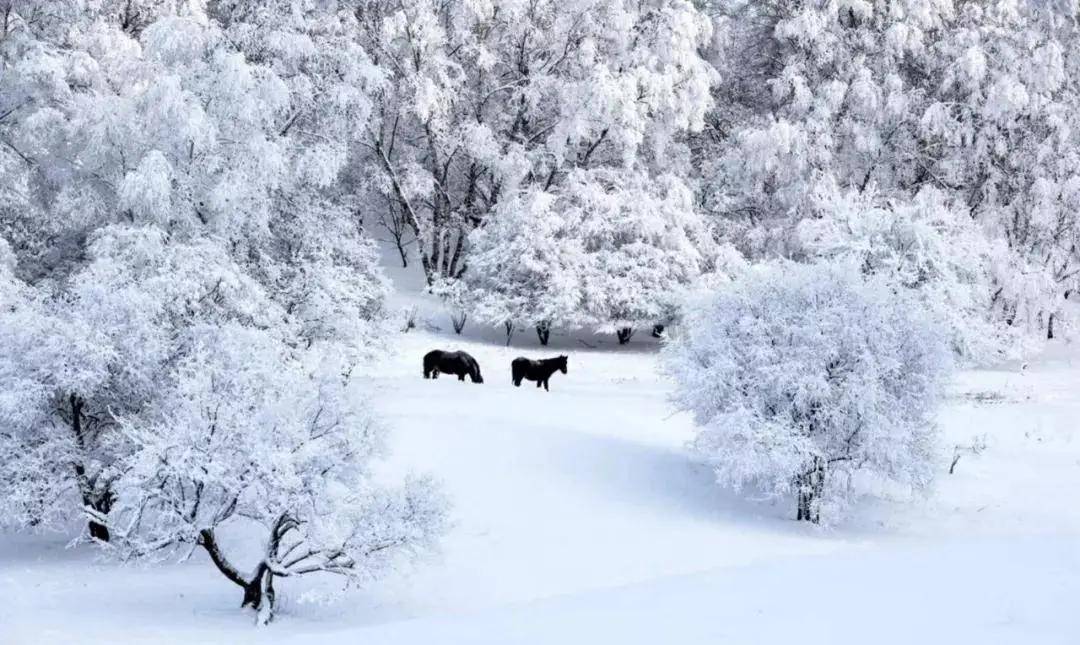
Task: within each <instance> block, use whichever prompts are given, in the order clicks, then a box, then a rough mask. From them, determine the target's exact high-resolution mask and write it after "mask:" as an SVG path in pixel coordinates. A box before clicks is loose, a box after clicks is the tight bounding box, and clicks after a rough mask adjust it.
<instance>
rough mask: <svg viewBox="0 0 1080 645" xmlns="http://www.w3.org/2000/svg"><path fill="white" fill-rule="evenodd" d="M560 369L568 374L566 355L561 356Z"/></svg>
mask: <svg viewBox="0 0 1080 645" xmlns="http://www.w3.org/2000/svg"><path fill="white" fill-rule="evenodd" d="M559 371H560V372H562V373H563V374H566V357H565V356H560V357H559Z"/></svg>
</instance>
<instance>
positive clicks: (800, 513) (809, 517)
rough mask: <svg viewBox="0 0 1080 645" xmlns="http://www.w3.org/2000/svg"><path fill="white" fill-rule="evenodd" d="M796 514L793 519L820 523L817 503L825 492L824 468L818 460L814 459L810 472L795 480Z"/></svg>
mask: <svg viewBox="0 0 1080 645" xmlns="http://www.w3.org/2000/svg"><path fill="white" fill-rule="evenodd" d="M795 489H796V512H795V519H796V520H798V521H800V522H803V521H806V522H813V523H814V524H817V523H819V522H820V521H821V511H820V509H819V508H818V502H819V500H820V499H821V494H822V492H824V490H825V466H824V464H823V463H822V461H821V460H820V459H818V458H815V459H814V462H813V465H812V466H811V467H810V470H808V471H806V472H805V473H803V474H801V475H798V476H797V477H796V478H795Z"/></svg>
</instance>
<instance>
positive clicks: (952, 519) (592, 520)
mask: <svg viewBox="0 0 1080 645" xmlns="http://www.w3.org/2000/svg"><path fill="white" fill-rule="evenodd" d="M423 318H425V319H430V320H434V321H435V322H436V323H437V324H443V323H445V326H446V327H447V328H448V327H449V324H448V323H447V322H446V321H444V320H442V319H441V318H439V317H437V316H434V315H427V316H424V317H423ZM424 326H425V325H421V327H424ZM445 333H446V332H445V331H443V330H431V329H427V330H425V329H420V330H414V331H412V332H410V333H407V334H403V335H401V336H399V337H398V345H397V346H396V347H395V348H394V350H393V352H392V356H393V359H392V360H390V361H388V363H387V365H385V366H384V368H383V373H382V374H381V375H380V376H379V377H378V378H375V379H373V383H372V386H373V398H374V400H375V401H376V404H377V407H378V408H379V409H380V411H381V413H382V415H383V417H384V418H385V420H386V422H387V423H389V424H390V425H391V427H392V428H393V431H394V432H393V435H392V437H393V438H392V442H393V445H392V451H393V454H392V456H391V458H390V460H389V461H388V463H387V464H386V467H387V469H388V470H390V471H392V472H397V471H398V470H416V471H427V472H432V473H434V474H436V475H437V476H438V477H439V478H440V479H441V480H442V482H443V484H444V487H445V489H446V492H447V493H448V494H449V496H450V497H451V499H452V502H453V506H454V510H453V519H454V528H453V529H452V531H451V533H450V534H449V536H448V537H447V539H446V540H445V542H444V549H443V553H442V554H441V556H440V557H438V558H437V559H435V560H434V561H432V562H426V563H421V564H420V565H419V566H417V567H416V568H415V569H414V570H412V571H410V572H404V573H402V574H401V575H400V576H397V577H395V578H392V579H389V580H384V581H380V582H376V583H373V584H372V585H371V586H370V587H369V588H367V589H365V590H363V591H358V592H353V593H350V594H348V595H347V596H346V597H345V598H344V599H339V600H335V601H334V602H332V603H327V602H323V601H322V600H321V595H320V593H319V591H320V589H327V588H330V586H331V585H335V584H337V582H336V581H335V580H333V579H323V580H313V581H302V582H295V581H292V580H286V581H284V583H283V584H282V585H281V587H282V590H283V592H284V596H285V598H284V601H283V607H282V612H281V616H280V617H279V620H278V621H277V622H276V623H275V624H274V625H272V626H271V627H269V628H267V629H266V630H255V629H254V628H253V627H252V625H251V617H250V615H248V614H244V613H241V612H240V611H238V610H237V605H238V604H239V593H238V591H237V589H236V588H235V587H234V586H233V585H232V584H231V583H229V582H228V581H226V580H225V579H224V578H222V577H221V576H220V574H218V573H217V572H216V571H215V570H213V568H212V567H211V566H210V565H209V564H208V563H207V562H206V561H205V558H204V556H203V555H202V553H201V552H200V553H197V554H196V555H195V557H193V558H192V560H191V561H190V562H187V563H185V564H182V565H166V566H163V567H156V568H154V567H151V568H142V567H138V568H136V567H122V566H118V565H115V564H112V563H109V562H102V561H99V560H97V559H96V558H95V555H94V553H93V552H92V551H91V550H89V549H85V548H77V549H65V540H64V539H63V538H58V537H48V536H46V537H40V536H39V537H34V536H25V535H20V536H5V537H3V538H2V542H0V544H2V546H0V549H2V551H0V553H2V557H0V594H2V596H3V598H4V599H5V600H4V602H3V603H2V604H0V642H3V643H31V642H33V643H42V642H57V643H59V642H116V641H118V640H122V641H123V642H178V643H179V642H183V643H192V642H229V643H236V642H248V641H251V642H254V641H256V640H258V641H259V642H274V641H278V640H280V641H281V642H297V641H298V640H299V641H300V642H313V643H314V642H367V643H433V642H440V643H578V642H580V643H595V642H622V643H657V642H679V643H699V642H700V643H706V642H709V643H714V642H725V641H726V642H740V643H745V642H761V643H774V642H788V639H789V638H791V637H794V636H796V635H799V636H800V637H801V639H802V640H803V641H806V642H820V643H848V642H850V643H861V642H865V641H866V638H867V637H868V634H873V635H874V636H873V638H874V640H875V642H897V643H900V642H1008V643H1068V642H1075V638H1076V637H1077V635H1080V618H1078V617H1077V615H1076V613H1075V607H1076V605H1077V601H1078V600H1080V511H1078V510H1077V508H1076V507H1075V505H1073V504H1071V503H1070V501H1069V500H1070V499H1071V498H1072V496H1073V495H1074V493H1075V491H1076V487H1077V484H1080V440H1078V439H1077V433H1076V419H1078V418H1080V391H1078V388H1077V387H1076V383H1078V382H1080V357H1077V355H1076V352H1075V350H1073V349H1071V348H1069V347H1065V346H1059V347H1055V348H1053V350H1052V352H1051V353H1050V355H1049V356H1050V357H1049V358H1043V359H1040V360H1037V361H1033V362H1032V363H1031V364H1030V365H1028V366H1027V367H1023V366H1018V365H1012V366H1003V367H1001V368H999V369H996V370H982V371H970V372H965V373H963V374H961V375H960V376H959V377H958V378H957V379H956V381H955V383H954V385H953V387H952V388H951V389H952V392H951V397H950V402H949V404H948V405H947V407H946V409H945V410H944V411H943V413H942V422H943V425H944V430H945V449H943V451H942V463H941V464H940V469H941V473H942V474H941V477H940V478H939V481H938V485H937V487H936V489H935V491H934V492H933V494H932V496H931V497H930V498H929V499H927V500H925V501H917V502H916V503H914V504H911V505H886V504H876V505H874V506H872V507H864V508H860V509H858V511H859V512H858V517H859V518H860V519H859V520H858V521H852V522H849V523H846V524H843V525H841V526H838V527H834V528H832V529H827V530H822V529H816V528H813V527H809V526H804V525H801V523H796V522H793V521H792V520H791V514H792V509H791V508H789V507H788V506H789V505H788V504H772V503H768V502H762V501H755V500H754V499H753V495H752V493H747V494H746V495H743V496H739V495H735V494H733V493H730V492H726V491H723V490H721V489H718V488H717V487H716V486H714V485H713V484H712V481H711V474H710V472H709V471H708V470H707V469H706V468H704V467H702V466H701V465H699V464H697V463H695V461H694V460H693V459H692V458H691V457H690V456H689V455H688V454H687V453H686V451H685V448H684V444H685V442H686V441H687V439H688V438H689V437H690V436H691V434H692V427H691V425H690V421H689V419H688V418H687V417H686V416H685V415H681V414H680V415H672V413H671V411H670V407H669V406H668V405H667V402H666V400H665V396H666V392H667V391H668V384H667V383H666V382H665V381H664V380H663V379H662V378H661V377H660V376H658V375H657V373H656V353H655V350H656V346H655V344H654V343H652V342H646V341H645V340H644V339H635V342H634V343H632V344H631V345H630V346H628V347H623V348H617V347H615V346H614V343H613V342H612V340H611V339H608V338H603V337H596V338H588V340H587V342H588V343H589V344H590V345H602V347H597V348H588V347H585V346H584V344H582V343H581V342H580V339H578V338H572V337H563V336H554V337H553V339H552V342H553V347H551V348H539V347H536V346H535V345H536V342H535V337H534V336H532V335H531V332H528V330H526V331H525V332H523V333H522V334H521V335H519V336H517V337H515V343H514V344H515V346H513V347H510V348H506V347H503V346H501V345H500V344H499V343H497V342H493V341H494V340H495V339H496V337H497V336H496V334H495V333H492V335H491V336H489V337H488V338H487V339H486V340H485V339H473V340H463V339H462V338H461V337H456V336H452V335H450V336H448V335H445ZM434 347H444V348H447V349H450V348H462V349H466V350H467V351H469V352H470V353H472V354H473V355H474V356H476V358H477V359H478V360H479V362H480V364H481V366H482V368H483V372H484V378H485V383H484V384H483V385H474V384H472V383H468V382H465V383H459V382H458V381H457V380H456V379H454V378H453V377H449V378H448V377H447V376H445V375H444V376H443V377H442V378H440V379H439V380H436V381H425V380H424V379H423V378H422V377H421V365H420V357H421V356H422V355H423V353H424V352H425V351H427V350H428V349H431V348H434ZM556 353H566V354H569V355H570V364H569V374H568V375H566V376H563V375H562V374H556V375H555V376H554V377H553V379H552V381H551V392H550V393H545V392H543V391H542V390H537V389H536V388H535V387H532V385H531V384H529V383H526V384H525V386H523V387H522V388H520V389H516V388H514V387H513V386H512V384H511V383H510V374H509V362H510V360H511V359H512V358H513V357H515V356H517V355H519V354H528V355H531V356H542V355H550V354H556ZM982 435H985V443H986V448H985V450H984V451H983V452H982V453H981V454H979V455H971V454H964V455H963V456H962V457H961V459H960V461H959V463H958V464H957V467H956V472H955V474H953V475H948V474H946V471H947V469H948V466H949V462H950V461H951V456H952V446H953V445H955V444H964V445H969V444H971V443H972V442H973V441H974V440H976V439H978V438H979V437H980V436H982Z"/></svg>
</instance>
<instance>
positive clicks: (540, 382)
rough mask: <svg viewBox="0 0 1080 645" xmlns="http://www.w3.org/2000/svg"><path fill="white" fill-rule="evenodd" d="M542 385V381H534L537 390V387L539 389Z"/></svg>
mask: <svg viewBox="0 0 1080 645" xmlns="http://www.w3.org/2000/svg"><path fill="white" fill-rule="evenodd" d="M543 384H544V381H543V380H542V379H537V380H536V387H537V388H539V387H540V386H542V385H543Z"/></svg>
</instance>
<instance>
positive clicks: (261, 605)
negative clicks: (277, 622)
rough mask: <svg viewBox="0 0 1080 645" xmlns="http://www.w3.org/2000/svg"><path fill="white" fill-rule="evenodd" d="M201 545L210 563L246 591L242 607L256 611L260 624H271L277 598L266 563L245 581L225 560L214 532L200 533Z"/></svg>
mask: <svg viewBox="0 0 1080 645" xmlns="http://www.w3.org/2000/svg"><path fill="white" fill-rule="evenodd" d="M199 544H200V545H202V547H203V548H204V549H206V553H207V554H208V555H209V556H210V561H211V562H213V563H214V566H216V567H217V569H218V571H220V572H221V574H222V575H224V576H225V577H226V578H228V579H229V580H231V581H232V582H233V583H234V584H236V585H237V586H239V587H240V588H241V589H243V590H244V599H243V600H242V601H241V603H240V606H241V607H251V608H252V609H254V610H255V612H256V613H257V614H258V616H259V622H260V623H262V624H265V623H268V622H270V621H271V620H272V619H273V617H274V609H275V606H276V600H277V596H276V594H275V592H274V574H273V572H272V571H270V567H268V566H267V565H266V562H260V563H259V566H257V567H255V571H254V572H253V573H252V574H251V579H250V580H249V579H245V578H244V576H242V575H241V574H240V572H239V571H237V570H236V567H234V566H233V565H232V564H231V563H230V562H229V561H228V560H227V559H226V558H225V554H224V553H222V552H221V547H220V546H218V543H217V538H216V537H215V536H214V532H213V531H212V530H210V529H203V530H202V531H200V532H199Z"/></svg>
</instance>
